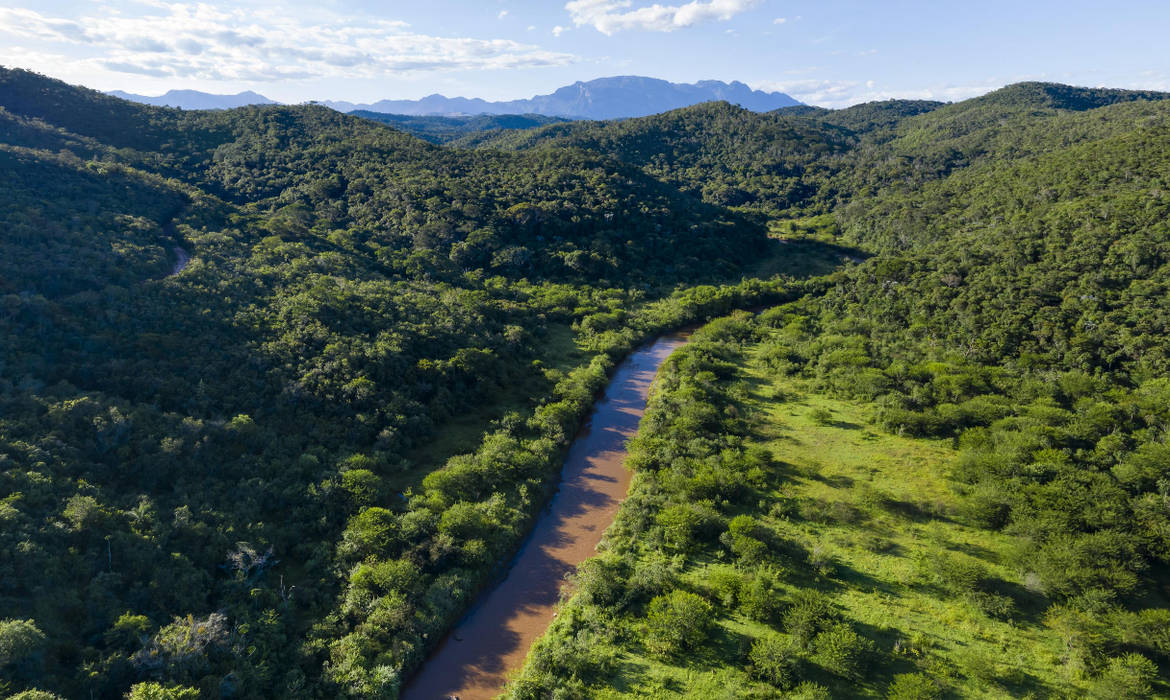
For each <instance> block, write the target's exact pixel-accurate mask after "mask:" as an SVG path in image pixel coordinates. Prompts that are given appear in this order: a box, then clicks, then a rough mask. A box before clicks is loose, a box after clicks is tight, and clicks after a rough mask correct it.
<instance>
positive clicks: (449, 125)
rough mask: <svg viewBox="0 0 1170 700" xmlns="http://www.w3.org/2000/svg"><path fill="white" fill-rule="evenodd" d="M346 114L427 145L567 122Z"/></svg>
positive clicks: (514, 116)
mask: <svg viewBox="0 0 1170 700" xmlns="http://www.w3.org/2000/svg"><path fill="white" fill-rule="evenodd" d="M349 114H351V115H353V116H355V117H362V118H363V119H370V120H373V121H376V122H381V123H383V124H389V125H390V126H394V127H397V128H399V129H402V130H403V131H406V132H408V133H411V134H414V135H415V136H417V137H419V138H420V139H422V140H424V141H429V142H430V143H449V142H451V141H455V140H456V139H460V138H463V137H465V136H467V135H469V134H476V135H478V136H479V137H480V138H483V137H487V136H488V135H489V134H498V133H500V132H503V131H510V130H515V129H535V128H537V127H540V126H546V125H548V124H561V123H564V122H567V121H569V120H568V119H565V118H563V117H549V116H545V115H543V114H481V115H478V116H474V117H470V116H462V117H435V116H415V115H408V114H383V113H382V112H370V111H368V110H364V109H355V110H353V111H352V112H349Z"/></svg>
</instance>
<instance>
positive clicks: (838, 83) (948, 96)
mask: <svg viewBox="0 0 1170 700" xmlns="http://www.w3.org/2000/svg"><path fill="white" fill-rule="evenodd" d="M873 85H874V82H873V81H872V80H870V81H866V82H865V83H862V82H860V81H856V80H817V79H801V80H777V81H762V82H758V83H752V84H751V87H752V88H753V89H756V90H764V91H765V92H773V91H778V92H783V93H787V94H788V95H791V96H792V97H795V98H796V99H798V100H800V101H801V102H804V103H805V104H810V105H816V106H818V107H829V108H832V109H840V108H842V107H848V106H850V105H855V104H860V103H862V102H875V101H879V100H890V99H899V100H938V101H940V102H957V101H959V100H965V99H967V98H970V97H978V96H979V95H982V94H985V93H988V92H991V91H992V90H995V89H996V88H999V87H1001V86H1002V83H1000V82H998V81H991V80H989V81H987V82H985V83H982V84H978V85H941V86H938V87H933V88H922V89H917V90H874V89H873Z"/></svg>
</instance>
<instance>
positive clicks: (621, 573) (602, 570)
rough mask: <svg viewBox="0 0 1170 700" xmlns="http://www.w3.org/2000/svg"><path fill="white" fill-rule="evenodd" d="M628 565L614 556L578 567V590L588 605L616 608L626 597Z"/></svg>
mask: <svg viewBox="0 0 1170 700" xmlns="http://www.w3.org/2000/svg"><path fill="white" fill-rule="evenodd" d="M625 574H626V565H625V562H623V561H622V560H621V559H618V558H617V557H614V556H606V555H602V556H599V557H592V558H590V559H586V560H585V561H583V562H581V565H580V566H578V567H577V590H578V592H579V595H580V596H581V601H582V602H583V603H585V604H586V605H597V606H600V607H603V608H610V607H616V606H618V605H620V604H621V603H622V601H623V600H624V598H625V597H626V577H625Z"/></svg>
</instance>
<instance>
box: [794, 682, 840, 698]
mask: <svg viewBox="0 0 1170 700" xmlns="http://www.w3.org/2000/svg"><path fill="white" fill-rule="evenodd" d="M788 700H833V696H832V695H829V689H828V688H826V687H825V686H823V685H817V684H816V683H813V682H811V681H805V682H803V683H801V684H800V685H798V686H796V689H795V690H793V691H792V692H791V693H789V694H788Z"/></svg>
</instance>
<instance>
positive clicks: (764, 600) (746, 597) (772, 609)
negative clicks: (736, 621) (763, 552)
mask: <svg viewBox="0 0 1170 700" xmlns="http://www.w3.org/2000/svg"><path fill="white" fill-rule="evenodd" d="M739 609H740V612H742V613H743V614H744V615H746V616H747V617H748V618H749V619H752V620H755V621H756V622H765V623H770V622H771V621H772V619H773V618H774V617H775V616H776V613H778V612H780V594H779V593H778V592H777V591H776V584H775V581H774V579H773V577H772V574H771V573H769V572H768V571H767V570H761V571H760V572H759V573H758V574H757V575H756V577H755V578H753V579H752V580H751V582H749V583H748V584H747V585H745V586H744V587H743V589H742V590H741V591H740V594H739Z"/></svg>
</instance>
